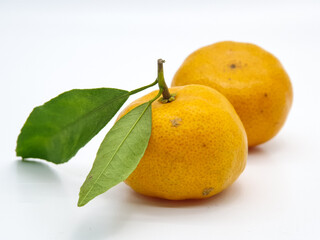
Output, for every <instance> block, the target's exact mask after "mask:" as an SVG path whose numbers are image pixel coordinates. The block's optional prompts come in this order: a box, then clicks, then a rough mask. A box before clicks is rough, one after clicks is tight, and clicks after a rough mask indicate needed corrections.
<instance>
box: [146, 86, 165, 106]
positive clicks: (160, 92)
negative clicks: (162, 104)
mask: <svg viewBox="0 0 320 240" xmlns="http://www.w3.org/2000/svg"><path fill="white" fill-rule="evenodd" d="M162 93H163V89H162V88H160V89H159V92H158V94H157V96H155V97H154V98H152V99H151V100H150V101H149V104H151V103H153V102H154V101H155V100H157V99H158V98H159V97H160V96H161V94H162Z"/></svg>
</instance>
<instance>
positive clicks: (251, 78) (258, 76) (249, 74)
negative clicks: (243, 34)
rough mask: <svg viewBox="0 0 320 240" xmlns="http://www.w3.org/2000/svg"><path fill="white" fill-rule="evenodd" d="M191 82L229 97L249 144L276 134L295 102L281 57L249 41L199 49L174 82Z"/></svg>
mask: <svg viewBox="0 0 320 240" xmlns="http://www.w3.org/2000/svg"><path fill="white" fill-rule="evenodd" d="M187 84H203V85H206V86H209V87H212V88H214V89H216V90H218V91H219V92H221V93H222V94H223V95H224V96H226V97H227V99H228V100H229V101H230V102H231V103H232V105H233V106H234V108H235V110H236V111H237V113H238V115H239V117H240V119H241V120H242V122H243V125H244V127H245V129H246V132H247V136H248V144H249V146H255V145H258V144H261V143H264V142H266V141H268V140H269V139H271V138H272V137H274V136H275V135H276V134H277V133H278V132H279V130H280V129H281V127H282V126H283V124H284V122H285V120H286V118H287V115H288V113H289V110H290V107H291V104H292V96H293V93H292V86H291V82H290V79H289V77H288V75H287V73H286V72H285V70H284V69H283V66H282V65H281V63H280V62H279V60H278V59H277V58H275V57H274V56H273V55H272V54H270V53H268V52H267V51H265V50H263V49H262V48H260V47H258V46H256V45H254V44H249V43H239V42H231V41H227V42H219V43H215V44H212V45H209V46H206V47H203V48H200V49H199V50H197V51H195V52H194V53H192V54H191V55H190V56H188V57H187V59H186V60H185V61H184V62H183V64H182V65H181V67H180V68H179V69H178V71H177V72H176V74H175V76H174V78H173V81H172V86H182V85H187Z"/></svg>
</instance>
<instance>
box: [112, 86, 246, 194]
mask: <svg viewBox="0 0 320 240" xmlns="http://www.w3.org/2000/svg"><path fill="white" fill-rule="evenodd" d="M157 92H158V91H154V92H152V93H150V94H148V95H146V96H144V97H142V98H140V99H138V100H136V101H134V102H133V103H132V104H130V105H129V106H128V107H127V108H126V109H125V110H124V111H123V112H122V113H121V114H120V115H119V117H118V119H119V118H120V117H121V116H123V115H124V114H126V113H127V112H128V111H130V110H132V109H133V108H134V107H137V106H138V105H140V104H143V103H145V102H147V101H149V100H151V99H152V98H154V97H155V96H156V94H157ZM170 93H171V94H173V93H175V94H176V100H175V101H173V102H171V103H166V104H163V103H160V102H159V101H158V100H156V101H154V102H153V103H152V133H151V137H150V140H149V144H148V147H147V149H146V152H145V154H144V156H143V157H142V159H141V161H140V162H139V164H138V167H137V168H136V169H135V170H134V172H133V173H132V174H131V175H130V176H129V177H128V179H127V180H126V181H125V182H126V183H127V184H128V185H129V186H130V187H131V188H133V189H134V190H135V191H136V192H139V193H141V194H144V195H147V196H152V197H159V198H165V199H171V200H182V199H201V198H208V197H211V196H213V195H215V194H217V193H219V192H221V191H222V190H223V189H225V188H227V187H228V186H229V185H230V184H232V183H233V182H234V181H235V180H236V179H237V178H238V177H239V175H240V174H241V172H242V171H243V170H244V168H245V165H246V159H247V138H246V133H245V130H244V127H243V125H242V123H241V121H240V119H239V117H238V115H237V114H236V112H235V110H234V108H233V107H232V105H231V104H230V103H229V102H228V100H227V99H226V98H225V97H224V96H223V95H222V94H220V93H219V92H217V91H216V90H214V89H212V88H209V87H206V86H201V85H188V86H183V87H174V88H171V89H170Z"/></svg>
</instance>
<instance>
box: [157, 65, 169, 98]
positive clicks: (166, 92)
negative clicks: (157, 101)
mask: <svg viewBox="0 0 320 240" xmlns="http://www.w3.org/2000/svg"><path fill="white" fill-rule="evenodd" d="M164 62H165V61H164V60H162V59H158V84H159V88H160V89H163V92H162V96H163V100H167V101H169V99H170V98H171V94H170V92H169V89H168V87H167V84H166V82H165V80H164V75H163V63H164Z"/></svg>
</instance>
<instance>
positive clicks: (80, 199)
mask: <svg viewBox="0 0 320 240" xmlns="http://www.w3.org/2000/svg"><path fill="white" fill-rule="evenodd" d="M83 200H84V199H83V198H81V197H80V198H79V200H78V204H77V205H78V207H83V206H84V205H86V204H87V203H86V202H85V201H83Z"/></svg>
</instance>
